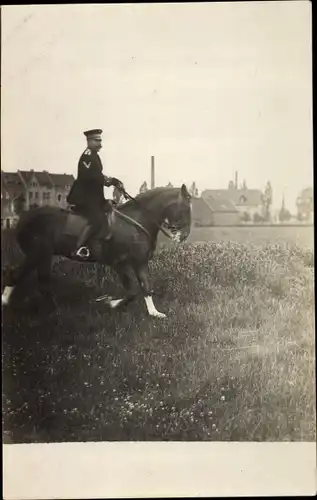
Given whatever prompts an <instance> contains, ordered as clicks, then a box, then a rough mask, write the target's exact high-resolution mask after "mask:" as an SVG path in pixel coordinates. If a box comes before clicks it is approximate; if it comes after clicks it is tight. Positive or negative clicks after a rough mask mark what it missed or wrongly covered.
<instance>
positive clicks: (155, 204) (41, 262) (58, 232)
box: [2, 184, 191, 317]
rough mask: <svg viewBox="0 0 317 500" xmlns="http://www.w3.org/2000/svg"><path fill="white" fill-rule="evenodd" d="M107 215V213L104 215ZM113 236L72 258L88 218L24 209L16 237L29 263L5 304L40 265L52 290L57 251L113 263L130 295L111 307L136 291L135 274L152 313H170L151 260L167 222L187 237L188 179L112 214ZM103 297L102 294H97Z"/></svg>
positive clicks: (13, 279)
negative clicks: (162, 306)
mask: <svg viewBox="0 0 317 500" xmlns="http://www.w3.org/2000/svg"><path fill="white" fill-rule="evenodd" d="M105 216H106V215H105ZM110 217H111V237H110V239H108V240H107V241H106V240H104V239H98V237H96V238H94V239H93V240H92V241H91V244H90V250H91V255H90V257H89V258H88V259H82V258H80V257H76V258H72V257H71V252H72V251H73V250H74V248H75V247H76V242H77V239H78V236H79V234H80V232H81V231H82V230H83V229H84V228H85V226H86V225H87V220H86V219H85V218H84V217H83V216H81V215H78V214H74V213H72V212H71V211H70V210H67V209H60V208H58V207H39V208H35V209H32V210H29V211H26V212H24V213H23V214H22V215H21V216H20V220H19V222H18V224H17V227H16V238H17V241H18V244H19V246H20V248H21V250H22V251H23V253H24V255H25V259H24V262H23V263H22V264H21V265H20V266H19V267H18V269H16V270H15V271H14V272H12V273H11V276H10V278H9V282H8V284H7V286H6V287H5V289H4V291H3V294H2V304H3V305H7V304H8V303H9V301H10V296H11V294H12V292H13V290H14V288H15V287H16V286H17V285H19V283H20V282H22V281H23V279H24V278H25V277H26V276H27V275H28V274H29V273H30V272H32V271H34V270H37V275H38V280H39V284H40V286H43V287H44V288H46V289H47V290H48V289H49V284H50V278H51V267H52V260H53V256H54V255H60V256H64V257H68V258H71V259H72V260H77V261H80V262H97V263H100V264H106V265H109V266H111V267H112V268H113V269H115V270H116V272H117V273H118V275H119V277H120V279H121V282H122V284H123V286H124V288H125V291H126V296H125V297H124V298H120V299H116V300H114V299H111V298H110V297H108V298H107V296H104V297H101V298H99V300H101V299H104V300H107V303H108V305H109V306H110V307H112V308H116V307H118V306H120V305H122V304H123V303H127V302H128V301H130V300H132V299H133V298H134V297H135V296H136V291H135V290H134V286H133V278H134V276H135V275H136V277H137V279H138V282H139V285H140V287H141V290H142V293H143V296H144V299H145V302H146V306H147V310H148V313H149V314H150V315H151V316H157V317H165V314H163V313H160V312H159V311H157V309H156V308H155V306H154V304H153V300H152V290H151V287H150V280H149V269H148V263H149V260H150V259H151V258H152V257H153V253H154V251H155V248H156V245H157V238H158V233H159V231H160V229H161V228H162V227H165V228H166V229H167V230H168V235H169V236H170V237H171V238H172V239H173V240H175V241H177V242H181V241H184V240H186V239H187V238H188V236H189V233H190V225H191V197H190V194H189V193H188V191H187V188H186V186H185V184H183V185H182V187H181V188H180V189H179V188H155V189H152V190H150V191H147V192H145V193H142V194H139V195H138V196H137V197H136V198H135V199H133V200H130V201H128V202H126V203H124V204H123V205H121V206H120V207H117V209H116V210H114V211H112V214H111V216H110ZM166 229H165V232H166ZM97 300H98V299H97Z"/></svg>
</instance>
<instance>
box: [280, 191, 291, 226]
mask: <svg viewBox="0 0 317 500" xmlns="http://www.w3.org/2000/svg"><path fill="white" fill-rule="evenodd" d="M291 217H292V216H291V213H290V211H289V210H287V209H286V208H285V201H284V196H283V199H282V206H281V210H280V211H279V214H278V218H279V221H280V222H287V221H289V220H290V219H291Z"/></svg>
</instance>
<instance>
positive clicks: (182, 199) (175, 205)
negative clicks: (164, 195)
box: [163, 184, 191, 242]
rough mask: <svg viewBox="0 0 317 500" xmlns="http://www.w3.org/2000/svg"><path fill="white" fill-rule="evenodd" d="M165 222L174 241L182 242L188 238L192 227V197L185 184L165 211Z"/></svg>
mask: <svg viewBox="0 0 317 500" xmlns="http://www.w3.org/2000/svg"><path fill="white" fill-rule="evenodd" d="M163 221H164V226H165V228H167V229H168V230H169V232H170V235H171V237H172V239H173V240H174V241H177V242H182V241H185V240H186V239H187V238H188V236H189V233H190V226H191V195H190V194H189V192H188V190H187V188H186V186H185V184H183V185H182V187H181V188H180V190H179V191H178V193H177V192H176V196H175V199H173V200H172V201H171V203H169V204H168V206H167V207H166V209H165V210H164V213H163Z"/></svg>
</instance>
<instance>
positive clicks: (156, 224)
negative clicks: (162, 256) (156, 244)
mask: <svg viewBox="0 0 317 500" xmlns="http://www.w3.org/2000/svg"><path fill="white" fill-rule="evenodd" d="M121 191H122V193H123V195H124V197H125V198H127V199H129V200H131V201H133V202H134V203H136V204H137V205H138V206H139V207H140V209H141V210H144V208H143V207H142V205H141V203H139V202H138V200H136V199H135V198H133V196H131V195H130V194H129V193H127V192H126V190H125V189H121ZM115 212H116V213H117V214H118V215H119V216H120V217H122V218H123V219H126V220H129V221H130V222H131V223H132V224H134V225H136V226H138V227H139V228H141V229H142V230H143V231H144V232H145V233H146V234H147V235H148V236H149V238H150V237H151V236H150V233H149V232H148V230H147V229H145V227H143V226H142V225H141V224H140V223H139V222H137V221H136V220H134V219H132V218H131V217H129V216H128V215H126V214H123V213H121V212H120V211H118V210H116V209H115ZM150 220H151V222H153V224H155V226H156V227H157V228H158V230H159V231H161V232H162V233H163V234H164V235H165V236H167V238H170V239H172V236H171V235H170V234H169V233H168V232H167V231H166V230H165V229H164V228H163V227H162V225H160V224H158V223H157V222H156V221H154V220H153V219H152V218H150Z"/></svg>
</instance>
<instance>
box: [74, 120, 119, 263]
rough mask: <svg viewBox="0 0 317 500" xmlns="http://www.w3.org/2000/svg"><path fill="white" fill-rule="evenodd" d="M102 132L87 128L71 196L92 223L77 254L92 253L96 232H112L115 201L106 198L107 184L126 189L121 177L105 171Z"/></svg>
mask: <svg viewBox="0 0 317 500" xmlns="http://www.w3.org/2000/svg"><path fill="white" fill-rule="evenodd" d="M101 134H102V130H100V129H94V130H88V131H86V132H84V135H85V136H86V138H87V149H86V150H85V151H84V153H83V154H82V155H81V157H80V159H79V162H78V174H77V179H76V180H75V182H74V184H73V185H72V187H71V190H70V192H69V194H68V197H67V202H68V203H69V205H72V206H73V209H74V211H75V212H76V213H79V214H81V215H84V216H85V217H87V219H88V221H89V226H88V227H87V228H86V229H85V230H84V231H83V233H82V234H81V236H80V238H79V240H78V242H77V250H75V252H73V254H72V255H73V256H79V257H89V255H90V251H89V249H88V248H87V246H86V245H87V244H88V241H89V240H90V239H91V238H92V236H95V235H97V234H98V235H99V234H100V236H102V237H103V238H107V237H109V236H110V228H109V217H108V216H109V213H111V211H112V205H111V202H110V201H109V200H106V199H105V197H104V191H103V189H104V186H107V187H110V186H115V187H116V188H118V189H123V184H122V182H121V181H119V180H118V179H116V178H115V177H106V176H105V175H103V173H102V171H103V166H102V162H101V159H100V156H99V155H98V151H99V150H100V149H101V147H102V139H101ZM106 215H108V216H106Z"/></svg>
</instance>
